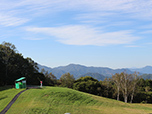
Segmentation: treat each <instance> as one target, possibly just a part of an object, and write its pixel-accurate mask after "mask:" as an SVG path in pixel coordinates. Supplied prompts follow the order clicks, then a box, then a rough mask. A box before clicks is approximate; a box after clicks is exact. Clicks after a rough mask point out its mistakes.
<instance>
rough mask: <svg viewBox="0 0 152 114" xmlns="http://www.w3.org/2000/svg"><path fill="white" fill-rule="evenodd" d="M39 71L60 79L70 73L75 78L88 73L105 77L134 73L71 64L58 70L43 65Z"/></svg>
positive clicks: (127, 70) (57, 68)
mask: <svg viewBox="0 0 152 114" xmlns="http://www.w3.org/2000/svg"><path fill="white" fill-rule="evenodd" d="M38 67H39V69H40V70H39V71H41V69H42V68H44V69H45V70H46V71H48V72H49V73H50V72H52V73H53V74H54V75H55V76H56V77H57V78H58V79H59V78H60V77H61V75H62V74H65V73H67V72H69V73H70V74H72V75H74V77H75V78H77V77H80V76H82V75H84V74H87V73H98V74H100V75H103V76H105V77H110V76H112V75H113V74H115V73H121V72H124V71H125V72H127V73H133V72H132V71H131V70H129V69H116V70H114V69H111V68H108V67H87V66H83V65H79V64H69V65H67V66H59V67H56V68H50V67H46V66H42V65H38Z"/></svg>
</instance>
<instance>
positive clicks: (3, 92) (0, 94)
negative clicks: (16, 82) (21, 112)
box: [0, 86, 23, 112]
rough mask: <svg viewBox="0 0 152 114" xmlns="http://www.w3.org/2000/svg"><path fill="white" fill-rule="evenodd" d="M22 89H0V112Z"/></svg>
mask: <svg viewBox="0 0 152 114" xmlns="http://www.w3.org/2000/svg"><path fill="white" fill-rule="evenodd" d="M22 90H23V89H19V90H17V89H14V88H11V87H10V86H7V87H0V112H1V111H2V110H3V109H4V108H5V107H6V106H7V104H8V103H9V102H10V101H11V100H12V99H13V97H14V96H15V95H16V94H17V93H19V92H20V91H22Z"/></svg>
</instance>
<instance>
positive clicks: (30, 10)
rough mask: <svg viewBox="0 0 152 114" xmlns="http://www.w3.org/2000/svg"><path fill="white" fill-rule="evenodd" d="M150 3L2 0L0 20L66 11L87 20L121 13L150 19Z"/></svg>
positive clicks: (6, 22)
mask: <svg viewBox="0 0 152 114" xmlns="http://www.w3.org/2000/svg"><path fill="white" fill-rule="evenodd" d="M65 4H66V5H65ZM151 6H152V1H151V0H146V1H143V0H121V1H120V0H119V1H118V0H117V1H114V0H108V1H107V0H92V1H91V0H77V1H73V0H55V1H54V0H24V1H23V0H15V1H12V0H5V1H2V2H1V4H0V14H1V12H3V14H5V13H6V15H1V18H2V19H3V21H2V19H1V20H0V23H1V25H6V26H11V25H15V24H16V25H20V24H23V23H25V22H27V20H31V17H32V16H33V15H43V14H44V13H48V14H50V13H52V12H53V13H54V12H63V11H67V10H69V11H70V10H72V11H80V12H81V11H82V12H81V13H79V14H78V15H75V17H74V18H75V19H78V20H80V21H81V22H87V21H91V20H92V19H93V21H95V20H101V21H103V20H102V19H103V18H105V17H108V18H109V16H112V15H115V16H121V14H125V15H126V17H127V18H138V19H151V18H152V15H151V14H152V8H151ZM10 11H14V12H15V13H16V14H15V15H14V14H13V15H9V16H8V12H10ZM10 13H11V12H10ZM20 16H21V17H20ZM9 18H10V20H11V19H12V20H13V21H12V23H11V21H10V23H9ZM33 18H34V17H33ZM90 19H91V20H90ZM13 22H14V24H13ZM17 22H18V23H17Z"/></svg>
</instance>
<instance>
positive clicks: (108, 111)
mask: <svg viewBox="0 0 152 114" xmlns="http://www.w3.org/2000/svg"><path fill="white" fill-rule="evenodd" d="M66 112H69V113H71V114H147V113H152V105H151V104H146V105H145V104H126V103H123V102H119V101H116V100H112V99H107V98H103V97H99V96H94V95H90V94H87V93H82V92H79V91H75V90H72V89H68V88H59V87H46V88H44V89H30V90H27V91H25V92H24V93H22V94H21V96H20V97H19V98H18V100H17V101H16V102H15V103H14V104H13V106H12V107H11V108H10V110H9V111H8V112H7V114H64V113H66Z"/></svg>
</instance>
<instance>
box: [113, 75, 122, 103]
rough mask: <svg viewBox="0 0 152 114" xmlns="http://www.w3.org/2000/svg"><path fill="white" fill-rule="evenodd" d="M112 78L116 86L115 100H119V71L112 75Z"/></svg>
mask: <svg viewBox="0 0 152 114" xmlns="http://www.w3.org/2000/svg"><path fill="white" fill-rule="evenodd" d="M112 80H113V82H114V83H115V85H116V87H117V100H118V101H119V95H120V85H121V75H120V74H119V73H116V74H115V75H113V76H112Z"/></svg>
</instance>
